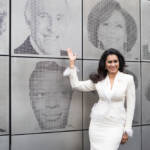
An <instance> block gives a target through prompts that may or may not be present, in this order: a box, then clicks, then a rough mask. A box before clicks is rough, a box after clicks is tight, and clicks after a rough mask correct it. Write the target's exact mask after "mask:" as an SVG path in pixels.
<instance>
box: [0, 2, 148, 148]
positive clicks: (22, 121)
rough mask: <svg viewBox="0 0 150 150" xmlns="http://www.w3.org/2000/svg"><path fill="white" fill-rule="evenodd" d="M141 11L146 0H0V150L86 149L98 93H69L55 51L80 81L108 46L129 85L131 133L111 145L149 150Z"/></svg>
mask: <svg viewBox="0 0 150 150" xmlns="http://www.w3.org/2000/svg"><path fill="white" fill-rule="evenodd" d="M112 5H113V6H112ZM115 6H116V7H115ZM104 7H105V9H103V8H104ZM113 7H114V10H113ZM44 8H45V9H44ZM107 8H109V10H107ZM110 8H111V9H112V10H111V9H110ZM52 14H53V15H52ZM149 14H150V1H149V0H134V1H126V0H116V1H115V0H92V1H91V0H64V2H63V0H62V1H61V2H60V0H0V70H1V73H0V149H1V150H20V149H22V150H35V149H36V150H41V149H42V150H90V145H89V139H88V126H89V121H90V118H89V115H90V110H91V108H92V106H93V104H94V103H95V102H96V101H97V99H98V96H97V93H96V92H89V93H81V92H78V91H72V90H71V88H70V84H69V80H68V78H65V77H63V76H62V73H63V70H64V69H65V68H66V67H68V65H69V63H68V59H67V56H66V53H65V52H64V51H63V50H66V49H67V48H68V47H71V48H72V49H73V52H74V53H76V54H77V58H78V59H77V61H76V66H77V67H78V69H79V70H80V71H79V72H78V76H79V79H80V80H86V79H88V77H89V75H90V74H91V73H92V72H95V71H96V69H97V65H98V61H99V58H100V56H101V54H102V53H103V52H104V51H105V49H107V48H109V47H112V48H117V49H118V50H119V51H120V52H121V53H122V54H123V55H124V56H125V59H126V63H127V67H126V70H125V71H126V72H127V73H131V74H132V75H133V76H134V80H135V85H136V109H135V115H134V120H133V129H134V134H133V137H132V138H130V139H129V141H128V142H127V144H125V145H120V148H119V150H125V149H132V150H149V147H150V144H149V143H150V142H149V136H150V109H149V108H150V75H149V73H150V21H149ZM110 136H111V135H110Z"/></svg>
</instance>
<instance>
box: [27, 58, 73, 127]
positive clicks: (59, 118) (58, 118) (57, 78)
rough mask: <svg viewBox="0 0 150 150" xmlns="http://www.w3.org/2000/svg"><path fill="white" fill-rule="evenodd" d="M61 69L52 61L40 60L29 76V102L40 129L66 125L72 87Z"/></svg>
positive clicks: (62, 68) (61, 67)
mask: <svg viewBox="0 0 150 150" xmlns="http://www.w3.org/2000/svg"><path fill="white" fill-rule="evenodd" d="M63 71H64V67H63V66H60V65H58V64H57V63H56V62H54V61H40V62H37V63H36V66H35V68H34V70H33V72H32V73H31V76H30V78H29V91H30V93H29V95H30V102H31V106H32V109H33V112H34V114H35V118H36V119H37V122H38V124H39V127H40V128H41V130H53V129H62V128H65V127H66V126H67V123H68V114H69V108H70V103H71V99H72V89H71V86H70V82H69V79H68V78H64V77H63Z"/></svg>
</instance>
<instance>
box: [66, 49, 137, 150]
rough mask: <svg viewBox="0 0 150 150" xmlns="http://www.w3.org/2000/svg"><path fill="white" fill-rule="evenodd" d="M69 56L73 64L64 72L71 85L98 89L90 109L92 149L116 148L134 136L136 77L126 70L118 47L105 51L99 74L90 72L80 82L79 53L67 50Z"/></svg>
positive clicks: (79, 88)
mask: <svg viewBox="0 0 150 150" xmlns="http://www.w3.org/2000/svg"><path fill="white" fill-rule="evenodd" d="M68 56H69V59H70V67H69V68H67V69H66V70H65V72H64V75H65V76H67V75H68V76H69V78H70V82H71V86H72V88H74V89H77V90H80V91H85V92H88V91H94V90H97V93H98V95H99V100H98V102H97V103H96V104H94V106H93V108H92V111H91V121H90V126H89V138H90V147H91V148H90V150H117V149H118V147H119V145H120V143H126V142H127V140H128V136H132V121H133V116H134V109H135V85H134V80H133V76H132V75H129V74H125V73H123V70H124V67H125V60H124V57H123V56H122V55H121V54H120V52H119V51H117V50H115V49H109V50H107V51H105V52H104V53H103V54H102V56H101V59H100V61H99V66H98V70H97V73H96V74H92V75H90V79H89V80H86V81H79V80H78V76H77V72H76V67H75V60H76V55H74V54H73V53H72V50H71V49H68ZM125 103H126V105H125ZM125 106H126V107H125Z"/></svg>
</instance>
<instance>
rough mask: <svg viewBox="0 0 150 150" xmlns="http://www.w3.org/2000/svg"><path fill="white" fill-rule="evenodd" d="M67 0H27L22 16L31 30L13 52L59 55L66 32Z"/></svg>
mask: <svg viewBox="0 0 150 150" xmlns="http://www.w3.org/2000/svg"><path fill="white" fill-rule="evenodd" d="M68 10H69V7H68V1H67V0H61V1H60V0H27V2H26V6H25V11H24V16H25V21H26V23H27V25H28V26H29V29H30V31H31V35H29V36H28V37H27V38H26V40H25V41H24V42H23V43H22V44H21V45H20V46H19V47H17V48H16V49H15V50H14V53H15V54H36V55H52V56H60V55H61V49H62V47H63V44H64V37H65V34H66V32H67V27H68V22H69V21H68V20H69V13H68Z"/></svg>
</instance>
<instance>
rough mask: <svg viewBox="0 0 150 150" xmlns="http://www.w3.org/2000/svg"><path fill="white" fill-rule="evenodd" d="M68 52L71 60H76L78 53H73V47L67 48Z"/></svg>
mask: <svg viewBox="0 0 150 150" xmlns="http://www.w3.org/2000/svg"><path fill="white" fill-rule="evenodd" d="M67 53H68V57H69V59H70V60H76V57H77V55H76V54H73V52H72V50H71V48H67Z"/></svg>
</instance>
